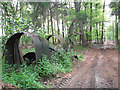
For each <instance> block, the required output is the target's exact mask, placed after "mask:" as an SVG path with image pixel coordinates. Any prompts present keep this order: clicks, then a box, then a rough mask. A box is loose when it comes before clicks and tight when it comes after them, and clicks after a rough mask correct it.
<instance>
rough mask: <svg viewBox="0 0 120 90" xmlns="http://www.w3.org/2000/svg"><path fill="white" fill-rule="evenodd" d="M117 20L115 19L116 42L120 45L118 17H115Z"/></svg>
mask: <svg viewBox="0 0 120 90" xmlns="http://www.w3.org/2000/svg"><path fill="white" fill-rule="evenodd" d="M115 17H116V19H115V41H116V45H118V44H119V43H118V23H117V20H118V19H117V15H115Z"/></svg>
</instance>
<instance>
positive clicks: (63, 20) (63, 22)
mask: <svg viewBox="0 0 120 90" xmlns="http://www.w3.org/2000/svg"><path fill="white" fill-rule="evenodd" d="M68 34H69V33H68ZM62 35H63V38H64V37H65V36H64V20H62Z"/></svg>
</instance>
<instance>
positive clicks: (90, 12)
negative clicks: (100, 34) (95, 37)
mask: <svg viewBox="0 0 120 90" xmlns="http://www.w3.org/2000/svg"><path fill="white" fill-rule="evenodd" d="M91 41H92V2H91V3H90V42H91Z"/></svg>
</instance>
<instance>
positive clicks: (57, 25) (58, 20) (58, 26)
mask: <svg viewBox="0 0 120 90" xmlns="http://www.w3.org/2000/svg"><path fill="white" fill-rule="evenodd" d="M57 29H58V35H60V28H59V20H58V19H57Z"/></svg>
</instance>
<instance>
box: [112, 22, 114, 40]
mask: <svg viewBox="0 0 120 90" xmlns="http://www.w3.org/2000/svg"><path fill="white" fill-rule="evenodd" d="M112 25H113V26H112V27H113V42H114V22H113V24H112Z"/></svg>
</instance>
